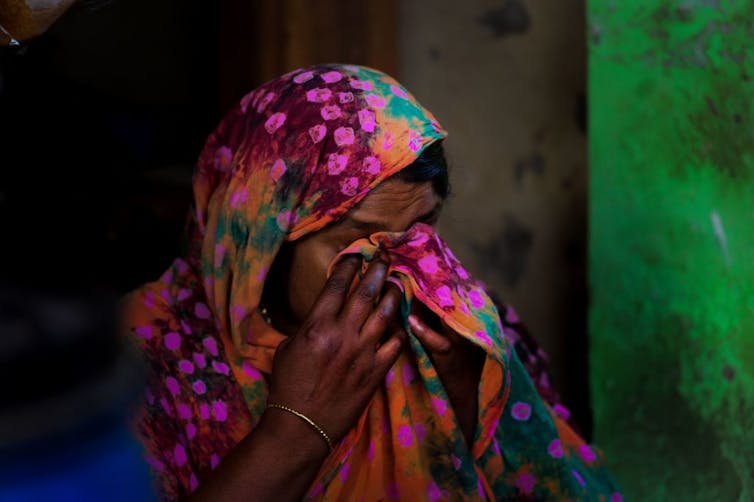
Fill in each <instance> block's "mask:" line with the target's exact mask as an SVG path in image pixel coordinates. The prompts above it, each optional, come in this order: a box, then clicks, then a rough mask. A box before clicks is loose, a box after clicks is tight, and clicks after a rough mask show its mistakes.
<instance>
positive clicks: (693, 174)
mask: <svg viewBox="0 0 754 502" xmlns="http://www.w3.org/2000/svg"><path fill="white" fill-rule="evenodd" d="M588 16H589V31H590V33H589V38H590V41H589V109H590V132H589V139H590V147H589V149H590V152H589V153H590V177H591V179H590V241H589V252H590V287H591V292H592V303H591V311H590V337H591V338H590V343H591V353H590V359H591V369H590V371H591V379H592V399H593V404H594V413H595V417H594V418H595V430H594V431H595V441H596V442H597V443H599V444H600V445H601V446H603V448H604V449H605V452H606V454H607V455H608V459H609V461H610V462H611V465H612V468H613V470H614V472H615V475H616V478H617V479H618V480H619V481H620V482H621V484H622V485H623V488H624V491H625V493H626V495H627V497H628V498H629V499H631V500H641V501H645V500H662V501H665V500H684V501H696V500H698V501H728V500H730V501H735V500H740V501H751V500H754V2H752V1H751V0H728V1H726V0H686V1H674V0H630V1H629V0H589V2H588Z"/></svg>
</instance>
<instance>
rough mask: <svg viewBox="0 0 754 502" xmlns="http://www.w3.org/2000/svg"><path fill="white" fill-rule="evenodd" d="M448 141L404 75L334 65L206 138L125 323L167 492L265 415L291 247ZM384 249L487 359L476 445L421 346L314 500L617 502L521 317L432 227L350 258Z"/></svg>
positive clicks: (142, 424) (389, 383)
mask: <svg viewBox="0 0 754 502" xmlns="http://www.w3.org/2000/svg"><path fill="white" fill-rule="evenodd" d="M445 135H446V133H445V131H444V130H443V129H442V128H441V126H440V125H439V124H438V123H437V121H436V120H435V119H434V117H433V116H432V115H431V114H430V112H429V111H427V110H426V109H425V108H423V107H422V106H421V105H420V104H419V103H418V102H417V101H416V100H415V98H413V96H411V94H410V93H409V92H408V91H407V90H406V89H405V88H403V87H402V86H401V85H400V84H399V83H398V82H396V81H395V80H394V79H392V78H391V77H389V76H387V75H385V74H383V73H380V72H378V71H375V70H372V69H369V68H365V67H360V66H349V65H320V66H315V67H309V68H303V69H299V70H296V71H293V72H291V73H288V74H286V75H283V76H282V77H280V78H278V79H275V80H272V81H270V82H268V83H266V84H264V85H262V86H260V87H259V88H257V89H256V90H254V91H252V92H251V93H249V94H248V95H247V96H245V97H244V98H243V99H242V100H241V102H240V103H239V105H238V106H236V107H234V108H233V109H232V110H231V111H230V113H229V114H228V115H227V116H226V118H225V119H224V120H223V121H222V122H221V124H220V125H219V126H218V128H217V129H216V130H215V132H214V133H213V134H212V135H211V136H210V137H209V139H208V140H207V143H206V145H205V147H204V149H203V151H202V153H201V155H200V157H199V160H198V163H197V166H196V171H195V174H194V181H193V188H194V204H193V209H192V211H191V213H190V218H189V222H188V225H187V233H186V249H185V251H184V253H183V254H182V255H181V256H180V257H179V258H177V259H176V260H175V261H174V262H173V264H172V265H171V267H170V268H169V269H168V270H167V271H166V272H165V273H164V274H163V275H162V277H160V278H159V279H158V280H157V281H155V282H152V283H149V284H146V285H145V286H143V287H141V288H140V289H138V290H136V291H135V292H133V293H132V294H131V295H129V297H128V298H127V299H126V301H125V302H124V311H123V316H122V322H123V328H124V330H125V331H126V332H127V333H128V334H129V335H130V339H131V340H133V341H134V342H135V343H136V345H137V346H138V348H139V349H140V350H141V351H142V352H143V354H144V356H145V360H146V362H147V366H148V369H149V371H150V382H149V385H148V387H147V389H146V393H145V397H146V398H145V403H144V405H143V407H142V409H141V410H140V412H139V415H138V417H137V419H136V427H137V429H138V435H139V437H140V439H141V441H142V442H143V444H144V446H145V449H146V453H147V461H148V462H149V463H150V465H151V466H152V469H153V471H154V472H155V474H156V477H157V481H158V487H159V489H160V491H161V493H162V494H163V496H164V497H165V498H167V499H178V498H181V497H184V496H186V495H188V494H189V493H191V492H192V491H194V490H195V489H196V488H197V487H198V485H199V483H200V480H201V479H202V477H203V476H205V475H206V474H207V473H208V472H209V471H211V470H212V469H214V468H215V467H216V466H217V465H218V463H219V462H220V460H221V459H222V458H223V457H224V456H225V455H227V453H228V452H229V451H230V450H231V449H232V448H233V447H234V446H235V445H237V444H238V443H239V442H240V441H241V440H242V439H243V438H244V437H245V436H246V435H247V434H248V433H249V432H250V431H251V430H253V428H254V427H255V425H256V424H257V423H258V421H259V419H260V417H261V415H262V413H263V412H264V409H265V407H266V404H267V394H268V383H267V379H268V378H269V377H270V376H269V373H270V371H271V368H272V359H273V357H274V354H275V350H276V348H277V346H278V345H279V343H280V342H281V341H282V340H283V339H284V336H283V335H282V334H280V333H278V332H277V331H275V330H274V329H273V328H272V327H271V326H269V325H268V324H267V323H266V322H265V321H264V319H263V318H262V316H261V314H260V313H259V311H258V306H259V301H260V298H261V294H262V290H263V287H264V282H265V278H266V276H267V272H268V270H269V268H270V266H271V265H272V263H273V261H274V259H275V256H276V255H277V252H278V250H279V249H280V247H281V245H282V244H283V243H284V242H286V241H295V240H296V239H299V238H301V237H303V236H305V235H307V234H309V233H312V232H316V231H317V230H319V229H321V228H323V227H324V226H325V225H327V224H329V223H331V222H334V221H336V220H338V219H339V218H340V217H341V216H343V215H344V214H345V213H346V212H347V211H348V210H350V209H351V208H353V207H354V206H355V205H356V204H358V202H359V201H361V200H362V199H363V198H364V197H365V196H366V195H367V194H368V193H369V192H370V191H371V190H372V189H373V188H374V187H376V186H377V185H379V183H381V182H382V181H384V180H385V179H387V178H389V177H390V176H392V175H393V174H395V173H397V172H398V171H400V170H401V169H403V168H404V167H406V166H408V165H409V164H411V163H412V162H413V161H414V160H416V158H417V157H418V156H419V155H420V153H421V152H422V151H423V149H424V148H426V146H427V145H429V144H431V143H433V142H435V141H438V140H441V139H443V138H444V137H445ZM377 249H383V250H385V251H386V252H388V253H389V255H390V257H391V265H390V271H391V275H392V277H393V278H392V279H391V280H392V281H395V282H398V283H400V285H401V287H402V289H403V291H404V304H403V309H402V312H403V314H404V316H405V315H407V313H408V311H409V310H408V309H409V308H410V302H412V301H419V302H421V303H423V304H425V305H426V306H427V307H428V308H429V309H430V310H432V311H433V312H434V313H435V314H437V315H438V316H440V318H441V319H442V320H443V321H444V322H445V323H446V324H447V325H448V326H449V327H451V328H452V329H454V330H456V331H457V332H458V333H459V334H460V335H461V336H464V337H465V338H467V339H468V340H470V341H471V342H472V343H475V344H477V345H478V346H479V347H481V348H482V349H483V350H484V351H485V353H486V354H487V358H486V361H485V363H484V367H483V371H482V378H481V382H480V385H479V389H478V397H479V413H478V418H479V420H478V424H477V427H476V433H475V436H474V439H473V442H472V444H471V445H467V444H466V441H465V440H464V438H463V434H462V432H461V430H460V427H459V425H458V422H457V420H456V418H455V415H454V413H453V410H452V407H451V404H450V401H449V399H448V397H447V394H446V392H445V390H444V388H443V386H442V383H441V382H440V379H439V378H438V376H437V373H436V371H435V369H434V368H433V366H432V363H431V360H430V358H429V356H428V355H427V354H426V352H425V351H424V349H423V347H422V346H421V344H420V343H419V342H418V340H417V339H416V338H415V337H413V336H410V337H409V339H410V341H411V343H410V344H409V347H407V348H405V349H404V350H403V351H402V352H401V354H400V356H399V358H398V360H397V362H396V363H395V365H394V366H393V367H392V368H391V370H390V371H389V372H388V374H387V375H386V377H385V382H384V385H382V386H381V387H380V388H379V389H378V390H377V392H376V393H375V395H374V397H373V398H372V400H371V401H370V403H369V405H368V407H367V408H366V410H365V411H364V413H363V414H362V415H361V417H360V419H359V420H358V423H357V424H356V425H355V426H354V428H353V429H352V430H351V431H350V432H349V433H348V434H347V435H346V437H345V438H343V440H342V441H340V443H339V444H338V445H337V446H336V448H335V451H334V452H333V453H332V454H331V455H330V456H329V457H328V458H327V460H326V461H325V462H324V464H323V465H322V467H321V469H320V472H319V474H318V476H317V478H316V480H315V481H314V483H313V484H312V486H311V488H310V490H309V492H308V494H307V498H308V499H312V500H360V499H363V500H450V499H452V500H485V499H487V500H504V499H511V498H514V499H527V498H528V499H532V500H534V499H536V500H541V499H547V500H551V499H579V500H619V499H620V495H619V494H618V493H617V492H616V488H615V486H614V484H613V482H612V480H611V478H610V476H609V474H608V473H607V471H606V470H605V468H604V465H603V459H602V456H601V455H600V454H599V452H597V451H596V450H593V449H592V448H590V447H589V446H588V445H586V444H585V443H584V441H583V440H582V439H581V438H580V437H579V436H578V435H577V434H576V433H574V432H573V430H572V429H571V428H570V427H569V426H568V425H567V424H566V423H565V421H564V420H563V419H562V418H561V417H560V416H559V415H558V414H557V413H555V412H553V410H552V409H551V408H550V407H549V406H548V405H547V404H545V403H544V402H543V400H542V398H541V397H540V395H539V394H538V393H537V390H536V388H535V386H534V385H533V383H532V381H531V379H530V378H529V375H528V374H527V372H526V370H525V369H524V366H523V365H522V363H521V361H519V359H518V357H517V356H516V352H515V351H512V350H510V347H511V344H510V342H509V340H510V339H512V338H515V336H516V335H515V332H514V331H513V330H512V328H511V326H512V325H513V324H514V319H515V314H514V313H513V312H512V310H509V309H507V310H506V311H505V315H504V316H503V318H502V319H501V318H500V315H499V313H498V311H497V309H496V308H495V306H494V304H493V303H492V301H491V300H490V298H489V296H488V295H487V293H486V292H485V290H484V288H483V286H482V285H481V283H479V282H477V281H475V280H474V279H473V278H471V277H470V276H469V274H468V272H466V270H465V269H464V268H463V267H462V266H461V264H460V263H459V262H458V260H457V259H456V258H455V257H454V256H453V254H452V253H451V252H450V250H449V248H448V247H447V246H446V245H445V243H443V241H442V240H441V239H440V238H439V237H438V236H437V234H436V233H435V232H434V231H433V229H432V228H431V227H429V226H427V225H422V224H417V225H414V226H412V227H411V228H410V229H409V230H408V231H406V232H401V233H378V234H374V235H372V236H370V238H368V239H362V240H360V241H357V242H355V243H354V244H353V245H351V246H349V247H348V248H347V249H346V250H344V251H343V252H342V253H341V255H340V256H342V255H343V254H346V253H360V254H362V255H363V256H364V257H365V258H367V259H371V257H372V256H373V255H374V253H375V252H376V250H377ZM336 260H337V258H336ZM333 263H334V262H333ZM506 330H507V332H506ZM295 448H296V446H295V445H293V444H292V445H291V455H295V454H296V451H295ZM611 497H612V499H611Z"/></svg>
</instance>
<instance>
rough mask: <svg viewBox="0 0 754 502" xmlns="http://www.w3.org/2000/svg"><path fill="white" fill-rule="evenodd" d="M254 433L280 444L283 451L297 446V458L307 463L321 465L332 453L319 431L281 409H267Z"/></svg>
mask: <svg viewBox="0 0 754 502" xmlns="http://www.w3.org/2000/svg"><path fill="white" fill-rule="evenodd" d="M254 432H255V434H257V435H264V436H265V437H266V438H267V439H268V440H269V441H274V442H275V443H278V444H279V445H280V447H281V448H283V449H288V448H290V447H291V446H292V445H296V456H297V457H298V458H299V459H301V460H302V462H305V463H309V462H311V463H318V464H321V463H322V461H324V459H325V458H327V455H328V454H329V453H330V448H329V446H328V444H327V442H326V441H325V439H324V437H322V435H321V434H320V433H319V432H318V431H317V429H315V428H314V427H313V426H312V425H310V424H309V423H307V422H306V421H304V420H303V419H301V418H299V417H297V416H296V415H294V414H293V413H290V412H288V411H285V410H282V409H279V408H267V409H266V410H265V412H264V413H263V414H262V417H261V419H260V421H259V424H258V425H257V427H256V428H255V429H254Z"/></svg>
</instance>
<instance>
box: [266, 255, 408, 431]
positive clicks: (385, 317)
mask: <svg viewBox="0 0 754 502" xmlns="http://www.w3.org/2000/svg"><path fill="white" fill-rule="evenodd" d="M360 267H361V257H360V256H348V257H346V258H345V259H344V260H343V261H341V262H340V263H339V264H338V265H336V267H335V269H334V271H333V274H332V276H331V277H330V279H329V280H328V281H327V284H326V285H325V287H324V289H323V291H322V293H321V294H320V296H319V298H318V300H317V301H316V303H315V304H314V306H313V307H312V310H311V312H310V314H309V318H308V319H307V320H306V321H305V322H304V324H303V326H302V328H301V330H300V331H299V332H298V333H297V334H296V335H295V336H292V337H290V338H289V339H287V340H285V341H284V342H283V343H282V344H281V345H280V347H279V348H278V350H277V353H276V354H275V359H274V362H273V368H272V375H271V378H270V380H271V389H270V394H269V397H268V402H269V403H275V404H281V405H285V406H288V407H290V408H293V409H295V410H297V411H299V412H301V413H303V414H304V415H306V416H307V417H309V418H310V419H312V420H313V421H314V422H315V423H316V424H318V425H319V426H320V427H322V429H324V431H325V432H326V433H327V434H328V435H329V437H330V439H331V440H332V442H333V443H335V442H337V441H339V440H340V439H341V438H342V437H343V436H344V435H345V434H346V433H347V432H348V430H349V429H350V428H351V427H352V426H353V425H354V424H355V423H356V421H357V420H358V418H359V416H360V415H361V413H362V412H363V410H364V408H365V407H366V405H367V403H368V402H369V400H370V398H371V397H372V395H373V394H374V392H375V391H376V389H377V387H378V386H379V385H380V384H381V383H382V381H383V379H384V377H385V374H386V373H387V371H388V370H389V369H390V367H391V366H392V365H393V363H394V362H395V360H396V359H397V357H398V354H399V352H400V349H401V346H402V343H403V339H404V336H405V334H404V333H403V331H402V330H392V329H391V335H392V336H391V337H390V338H388V339H387V341H385V342H384V343H383V344H381V345H379V341H380V339H381V338H382V336H383V335H384V334H385V332H386V331H387V330H388V329H389V327H390V326H391V324H394V321H395V318H396V313H397V312H398V310H399V309H400V300H401V297H400V293H399V292H398V291H397V289H396V288H388V291H387V293H385V294H384V295H383V296H382V297H381V295H382V291H383V286H384V284H385V279H386V276H387V268H388V266H387V264H386V263H385V262H384V261H382V260H380V259H379V258H377V259H375V260H373V261H372V263H371V264H370V265H369V268H368V269H367V271H366V273H365V275H364V278H363V279H362V280H361V282H360V283H359V284H358V286H356V288H355V289H354V290H353V292H351V289H352V288H351V285H352V283H353V279H354V277H355V275H356V272H357V271H358V270H359V268H360ZM270 413H274V414H275V416H276V417H277V418H280V419H283V417H282V416H281V415H290V413H287V412H285V411H283V410H279V409H275V408H271V409H268V410H267V411H266V412H265V415H268V414H270ZM287 418H288V417H286V419H287ZM294 418H295V417H294ZM295 420H299V419H298V418H295ZM299 425H303V426H305V427H309V426H308V425H307V424H305V423H303V422H301V424H299ZM311 434H312V436H313V437H314V438H315V440H317V441H320V442H321V444H322V445H324V444H325V443H324V441H323V439H322V438H318V437H317V433H316V431H314V430H312V431H311Z"/></svg>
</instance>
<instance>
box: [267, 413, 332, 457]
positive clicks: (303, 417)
mask: <svg viewBox="0 0 754 502" xmlns="http://www.w3.org/2000/svg"><path fill="white" fill-rule="evenodd" d="M267 408H277V409H279V410H283V411H287V412H288V413H292V414H294V415H296V416H297V417H298V418H300V419H301V420H303V421H304V422H306V423H307V424H309V425H311V426H312V427H313V428H314V430H316V431H317V432H319V435H320V436H322V439H324V440H325V442H326V443H327V448H328V449H329V450H330V452H332V441H330V436H328V435H327V433H326V432H325V430H324V429H323V428H322V427H320V426H319V425H317V424H315V423H314V420H312V419H311V418H309V417H307V416H306V415H304V414H303V413H301V412H299V411H296V410H294V409H293V408H289V407H287V406H283V405H282V404H268V405H267Z"/></svg>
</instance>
